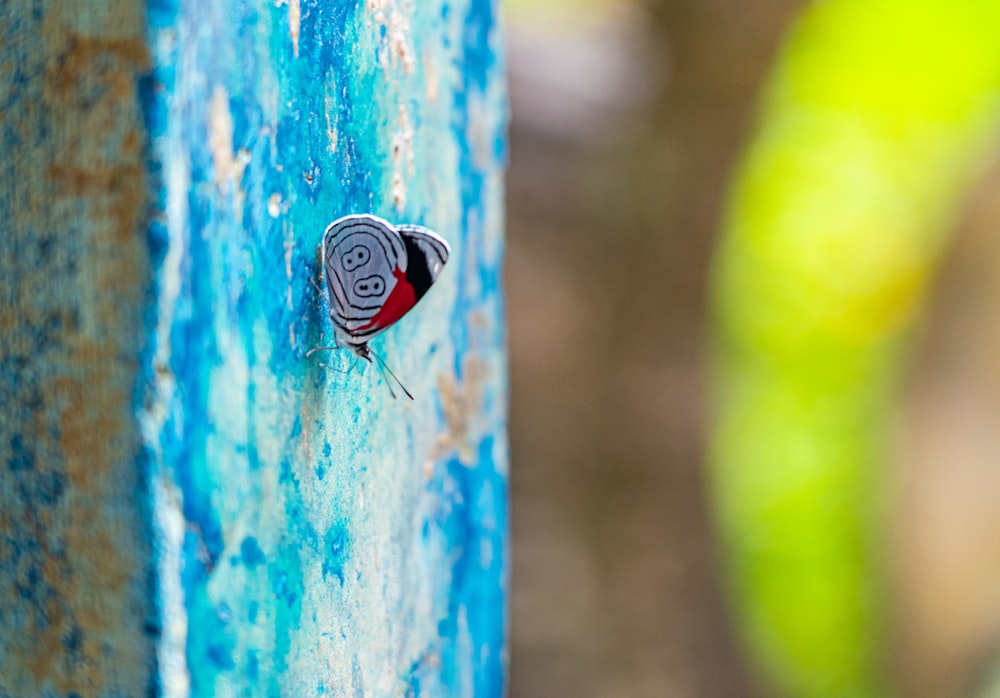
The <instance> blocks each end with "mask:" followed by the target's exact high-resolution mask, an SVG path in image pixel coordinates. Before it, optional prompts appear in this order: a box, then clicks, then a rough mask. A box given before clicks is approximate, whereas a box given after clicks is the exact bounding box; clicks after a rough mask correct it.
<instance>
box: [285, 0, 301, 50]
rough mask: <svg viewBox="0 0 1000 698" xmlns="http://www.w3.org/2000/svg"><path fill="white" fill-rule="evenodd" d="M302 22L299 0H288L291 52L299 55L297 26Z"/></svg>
mask: <svg viewBox="0 0 1000 698" xmlns="http://www.w3.org/2000/svg"><path fill="white" fill-rule="evenodd" d="M301 23H302V8H301V7H300V6H299V0H288V36H289V37H290V38H291V39H292V54H293V55H294V56H295V57H296V58H298V57H299V26H300V24H301Z"/></svg>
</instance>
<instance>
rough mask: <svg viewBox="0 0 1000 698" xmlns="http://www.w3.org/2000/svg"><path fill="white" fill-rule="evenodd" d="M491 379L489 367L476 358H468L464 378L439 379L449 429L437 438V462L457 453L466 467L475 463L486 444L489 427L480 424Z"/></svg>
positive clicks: (472, 355) (442, 375)
mask: <svg viewBox="0 0 1000 698" xmlns="http://www.w3.org/2000/svg"><path fill="white" fill-rule="evenodd" d="M488 378H489V376H488V367H487V365H486V363H485V362H484V361H483V360H482V359H480V358H479V357H477V356H476V355H475V354H469V355H468V356H467V357H466V359H465V365H464V369H463V371H462V376H461V377H459V376H455V375H452V374H440V375H439V376H438V391H439V393H440V395H441V409H442V411H443V412H444V419H445V425H446V427H447V428H446V430H445V431H444V432H443V433H441V434H440V435H439V436H438V438H437V442H436V444H435V448H434V452H433V457H434V459H435V460H437V459H440V458H442V457H444V456H446V455H447V454H449V453H451V452H456V453H457V454H458V458H459V460H460V461H461V462H462V463H463V464H465V465H472V464H474V463H475V447H476V445H477V444H478V443H479V441H481V440H482V438H483V433H484V432H485V431H486V426H487V425H485V424H478V423H477V422H478V421H479V419H480V415H481V412H482V402H483V393H484V391H485V383H486V381H487V379H488Z"/></svg>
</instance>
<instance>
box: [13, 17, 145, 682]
mask: <svg viewBox="0 0 1000 698" xmlns="http://www.w3.org/2000/svg"><path fill="white" fill-rule="evenodd" d="M148 69H149V56H148V52H147V49H146V38H145V18H144V8H143V7H142V6H141V5H140V4H137V3H134V2H77V3H59V2H44V1H42V2H28V1H26V0H9V1H8V2H5V3H3V5H2V7H0V153H2V157H0V695H2V696H71V695H73V696H79V695H88V696H139V695H145V694H146V691H147V689H148V688H149V686H150V685H151V681H152V677H153V660H154V651H153V639H152V637H151V634H150V633H149V632H148V631H149V630H151V629H152V627H153V625H152V624H151V623H150V621H151V620H152V615H151V605H152V599H151V597H150V593H149V592H150V585H149V581H150V576H149V570H150V564H151V551H150V544H149V526H148V515H147V509H146V505H147V501H146V497H145V495H144V479H143V477H142V473H141V468H140V465H141V462H142V457H141V454H142V444H141V440H140V438H139V432H138V420H137V416H136V413H135V409H134V402H135V396H136V386H137V385H138V383H139V380H138V376H139V373H140V368H139V361H140V358H139V357H140V350H141V346H142V337H143V335H144V329H143V328H144V324H143V323H144V320H143V313H144V308H143V305H142V303H141V302H140V299H142V297H143V295H144V293H145V292H146V289H147V288H148V286H149V279H150V269H149V264H148V262H147V255H146V251H145V243H144V236H143V234H142V228H143V224H144V219H145V215H146V210H147V185H146V167H145V153H144V150H143V149H144V145H145V142H146V141H145V129H144V126H143V120H142V113H141V109H140V104H139V99H138V89H137V81H138V78H139V76H141V75H142V74H144V73H145V72H147V71H148Z"/></svg>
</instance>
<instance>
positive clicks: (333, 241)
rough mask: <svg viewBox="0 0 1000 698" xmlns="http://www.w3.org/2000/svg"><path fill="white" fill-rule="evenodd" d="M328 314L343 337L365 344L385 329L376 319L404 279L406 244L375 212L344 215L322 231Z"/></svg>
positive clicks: (355, 342)
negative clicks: (328, 304)
mask: <svg viewBox="0 0 1000 698" xmlns="http://www.w3.org/2000/svg"><path fill="white" fill-rule="evenodd" d="M323 262H324V266H325V271H326V282H327V287H328V289H329V292H330V319H331V320H332V321H333V323H334V325H335V326H336V327H337V328H338V329H340V330H341V331H342V333H338V334H340V336H341V338H342V339H346V340H348V341H350V343H352V344H361V343H363V342H365V341H367V340H368V339H369V338H371V337H372V336H374V335H375V334H378V332H380V331H382V330H383V329H385V327H384V326H377V323H375V324H373V321H374V320H375V318H376V316H378V314H379V312H380V311H382V309H383V308H384V307H385V305H386V302H387V301H388V299H389V298H390V296H391V295H392V293H393V291H394V290H395V289H396V286H397V285H398V284H399V282H400V280H401V279H403V278H405V274H406V269H407V250H406V246H405V244H404V242H403V238H402V237H401V236H400V234H399V232H398V231H397V230H396V228H395V227H394V226H393V225H392V224H391V223H389V222H388V221H385V220H383V219H381V218H378V217H377V216H371V215H367V214H360V215H351V216H345V217H343V218H340V219H338V220H335V221H334V222H333V223H331V224H330V225H329V226H328V227H327V229H326V232H325V233H324V234H323Z"/></svg>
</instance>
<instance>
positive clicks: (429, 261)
mask: <svg viewBox="0 0 1000 698" xmlns="http://www.w3.org/2000/svg"><path fill="white" fill-rule="evenodd" d="M396 229H397V230H398V231H399V234H400V236H401V237H402V239H403V245H404V246H405V247H406V257H407V266H406V281H407V283H408V284H410V286H412V287H413V293H414V296H415V297H416V300H414V303H415V302H416V301H418V300H420V299H421V298H423V296H424V294H425V293H427V289H429V288H430V287H431V284H433V283H434V282H435V281H436V280H437V277H438V274H440V273H441V269H443V268H444V265H445V263H446V262H447V261H448V255H449V254H450V253H451V248H450V247H449V246H448V243H447V242H445V240H444V239H443V238H442V237H441V236H440V235H438V234H437V233H435V232H434V231H433V230H430V229H429V228H424V227H423V226H420V225H400V226H397V228H396Z"/></svg>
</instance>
